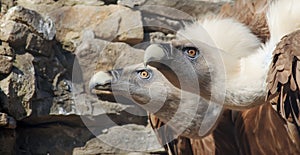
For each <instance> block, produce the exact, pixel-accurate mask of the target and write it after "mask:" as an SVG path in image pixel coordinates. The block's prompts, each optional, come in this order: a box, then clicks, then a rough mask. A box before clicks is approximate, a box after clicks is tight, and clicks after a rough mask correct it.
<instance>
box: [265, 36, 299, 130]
mask: <svg viewBox="0 0 300 155" xmlns="http://www.w3.org/2000/svg"><path fill="white" fill-rule="evenodd" d="M299 58H300V31H295V32H293V33H291V34H289V35H287V36H284V37H283V38H282V39H281V41H280V42H279V44H278V45H277V47H276V49H275V51H274V52H273V61H272V64H271V66H270V70H269V72H268V77H267V89H268V96H267V99H268V100H270V99H272V98H274V99H273V100H272V104H275V105H276V106H277V111H278V113H279V114H280V115H281V116H282V117H283V118H285V119H287V120H288V121H290V122H292V123H294V124H295V125H296V126H297V128H298V134H300V128H299V126H300V113H299V109H300V101H299V99H300V87H299V86H300V59H299Z"/></svg>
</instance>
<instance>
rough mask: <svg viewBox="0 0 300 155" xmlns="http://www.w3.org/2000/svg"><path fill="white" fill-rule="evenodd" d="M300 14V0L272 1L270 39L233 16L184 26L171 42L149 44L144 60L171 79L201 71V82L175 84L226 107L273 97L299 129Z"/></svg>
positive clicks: (241, 107) (250, 104) (248, 105)
mask: <svg viewBox="0 0 300 155" xmlns="http://www.w3.org/2000/svg"><path fill="white" fill-rule="evenodd" d="M299 15H300V1H297V0H273V1H272V2H270V4H269V8H268V11H267V13H266V21H267V24H268V28H269V32H270V38H269V39H268V40H266V42H265V43H261V42H260V41H259V38H258V37H257V36H256V35H255V34H254V33H252V31H251V30H250V29H249V28H248V27H247V26H246V25H244V24H243V23H240V22H238V21H236V20H234V19H233V18H215V19H206V20H204V21H196V22H194V23H192V24H188V25H186V26H185V28H184V29H182V30H179V31H178V32H177V39H176V40H174V41H172V42H171V43H169V44H153V45H150V46H149V47H148V48H147V49H146V51H145V56H144V63H145V65H150V66H153V67H156V68H157V69H158V70H160V72H161V73H163V74H164V75H165V77H166V78H167V79H169V80H170V81H171V80H172V79H174V77H175V76H184V75H189V73H193V74H197V77H198V80H197V81H195V80H194V77H193V76H186V78H185V79H184V80H181V81H177V83H175V85H176V86H177V87H180V88H181V89H184V90H186V91H189V92H193V93H195V94H199V95H200V96H201V97H203V98H205V99H207V100H213V101H214V102H215V103H217V104H221V105H224V107H225V108H227V109H232V110H245V109H249V108H252V107H255V106H258V105H262V104H264V103H265V101H266V99H267V101H272V102H273V103H274V104H275V106H276V110H277V111H278V113H279V114H280V115H281V116H282V117H283V118H284V119H287V120H290V121H291V122H293V123H294V124H295V125H296V127H297V130H298V132H300V128H299V125H300V114H299V107H300V103H299V97H298V94H299V86H300V84H299V85H298V83H299V82H300V76H299V71H298V69H297V67H298V66H297V64H298V63H299V61H298V60H299V58H300V57H299V56H298V52H299V51H300V48H299V45H298V39H300V38H299V37H298V36H299V34H298V33H299V32H300V31H299V28H300V16H299ZM191 70H192V71H191ZM190 77H191V78H190ZM188 81H190V82H188ZM181 85H184V86H181ZM195 85H199V88H200V91H199V89H195ZM196 88H197V87H196ZM220 98H221V99H220Z"/></svg>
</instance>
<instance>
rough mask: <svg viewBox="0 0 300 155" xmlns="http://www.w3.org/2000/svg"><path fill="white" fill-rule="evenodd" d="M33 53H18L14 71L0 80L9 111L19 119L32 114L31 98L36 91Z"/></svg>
mask: <svg viewBox="0 0 300 155" xmlns="http://www.w3.org/2000/svg"><path fill="white" fill-rule="evenodd" d="M32 60H33V56H32V55H31V54H28V53H26V54H24V55H16V60H15V63H14V66H15V67H16V68H14V69H12V72H11V73H10V75H9V76H8V77H6V78H5V79H3V80H1V81H0V87H1V89H2V91H3V92H4V94H5V95H6V96H7V99H8V101H7V102H8V105H7V107H4V109H6V110H7V113H8V114H9V115H11V116H13V117H14V118H15V119H17V120H21V119H23V118H25V117H27V116H29V115H30V114H31V108H30V106H31V105H30V104H31V99H32V97H33V95H34V92H35V76H34V75H35V72H34V67H33V64H32Z"/></svg>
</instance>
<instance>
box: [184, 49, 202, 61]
mask: <svg viewBox="0 0 300 155" xmlns="http://www.w3.org/2000/svg"><path fill="white" fill-rule="evenodd" d="M183 52H184V54H185V55H187V56H188V57H189V58H192V59H193V58H196V57H197V56H198V55H199V51H198V49H197V48H194V47H185V48H183Z"/></svg>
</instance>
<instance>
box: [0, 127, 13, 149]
mask: <svg viewBox="0 0 300 155" xmlns="http://www.w3.org/2000/svg"><path fill="white" fill-rule="evenodd" d="M16 139H17V133H16V131H15V130H14V129H6V128H0V142H1V145H0V154H15V153H16V151H15V148H16Z"/></svg>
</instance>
